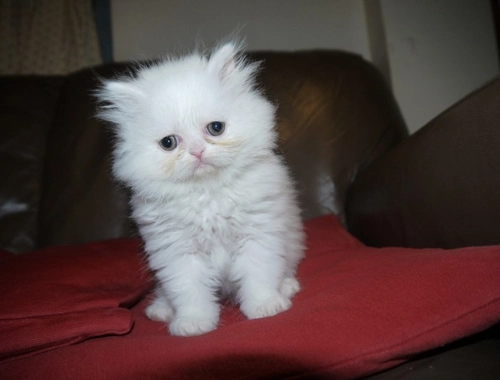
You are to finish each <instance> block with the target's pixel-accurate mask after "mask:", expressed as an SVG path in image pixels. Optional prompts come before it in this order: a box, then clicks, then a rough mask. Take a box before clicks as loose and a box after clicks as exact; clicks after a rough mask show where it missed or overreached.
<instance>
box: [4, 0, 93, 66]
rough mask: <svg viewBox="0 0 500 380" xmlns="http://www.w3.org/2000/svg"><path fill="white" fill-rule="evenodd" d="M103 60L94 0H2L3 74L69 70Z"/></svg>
mask: <svg viewBox="0 0 500 380" xmlns="http://www.w3.org/2000/svg"><path fill="white" fill-rule="evenodd" d="M99 63H101V56H100V52H99V42H98V39H97V31H96V27H95V21H94V14H93V11H92V2H91V0H0V74H66V73H69V72H71V71H74V70H77V69H80V68H83V67H87V66H91V65H96V64H99Z"/></svg>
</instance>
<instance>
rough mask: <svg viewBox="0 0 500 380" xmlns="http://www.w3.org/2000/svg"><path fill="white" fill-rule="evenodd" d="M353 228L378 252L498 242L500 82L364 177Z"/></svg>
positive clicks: (357, 186) (350, 218) (353, 203)
mask: <svg viewBox="0 0 500 380" xmlns="http://www.w3.org/2000/svg"><path fill="white" fill-rule="evenodd" d="M346 209H347V212H346V218H347V223H348V226H349V228H350V230H351V232H353V233H354V234H355V235H356V236H357V237H359V238H360V239H361V240H362V241H364V242H365V243H366V244H369V245H373V246H406V247H442V248H455V247H462V246H472V245H489V244H499V243H500V78H495V79H494V80H492V81H491V82H489V83H488V84H486V85H485V86H483V87H482V88H480V89H479V90H477V91H475V92H474V93H472V94H471V95H469V96H467V97H466V98H465V99H463V100H461V101H460V102H458V103H457V104H455V105H454V106H452V107H451V108H450V109H448V110H447V111H445V112H444V113H442V114H441V115H439V116H438V117H437V118H435V119H434V120H432V121H431V122H429V123H428V125H426V126H425V127H424V128H422V129H421V130H420V131H419V132H417V133H415V134H414V135H412V136H411V137H410V138H409V139H407V140H405V141H403V142H402V143H400V144H398V145H397V146H395V147H394V148H393V149H391V150H390V151H389V152H387V153H386V154H385V155H384V156H383V157H382V158H381V159H380V160H378V161H377V162H376V163H375V164H373V165H372V166H371V167H370V168H368V169H367V170H366V171H364V172H363V173H361V174H360V176H359V177H358V178H357V179H356V180H355V182H354V184H353V186H352V187H351V189H350V192H349V195H348V200H347V204H346Z"/></svg>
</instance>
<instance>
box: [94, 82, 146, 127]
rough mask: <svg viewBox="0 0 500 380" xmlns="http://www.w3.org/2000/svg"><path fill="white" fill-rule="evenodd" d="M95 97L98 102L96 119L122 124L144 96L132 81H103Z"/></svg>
mask: <svg viewBox="0 0 500 380" xmlns="http://www.w3.org/2000/svg"><path fill="white" fill-rule="evenodd" d="M96 97H97V99H98V101H99V112H98V117H99V118H101V119H103V120H106V121H110V122H112V123H115V124H122V123H123V121H124V120H125V119H127V118H129V117H131V116H132V115H133V114H134V113H135V111H136V110H137V106H138V104H139V101H140V99H141V98H143V97H144V94H143V93H142V91H141V90H140V88H138V87H137V85H136V84H135V83H133V81H132V80H108V81H103V83H102V86H101V88H100V89H98V90H97V92H96Z"/></svg>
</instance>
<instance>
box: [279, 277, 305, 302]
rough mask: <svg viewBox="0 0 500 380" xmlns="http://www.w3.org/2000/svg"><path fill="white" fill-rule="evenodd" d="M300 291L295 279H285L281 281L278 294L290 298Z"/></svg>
mask: <svg viewBox="0 0 500 380" xmlns="http://www.w3.org/2000/svg"><path fill="white" fill-rule="evenodd" d="M299 290H300V284H299V282H298V281H297V279H296V278H293V277H287V278H285V279H284V280H283V282H282V283H281V287H280V293H281V294H282V295H284V296H285V297H287V298H292V297H293V296H294V295H296V294H297V293H298V292H299Z"/></svg>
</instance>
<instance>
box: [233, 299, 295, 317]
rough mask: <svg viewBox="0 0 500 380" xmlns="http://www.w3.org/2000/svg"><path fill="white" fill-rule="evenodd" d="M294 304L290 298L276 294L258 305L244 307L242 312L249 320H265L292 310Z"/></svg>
mask: <svg viewBox="0 0 500 380" xmlns="http://www.w3.org/2000/svg"><path fill="white" fill-rule="evenodd" d="M291 306H292V302H291V301H290V299H289V298H288V297H285V296H283V295H281V294H276V295H274V296H272V297H271V298H268V299H267V300H265V301H263V302H260V303H258V304H256V305H252V306H249V305H242V307H241V311H242V312H243V314H245V315H246V316H247V318H248V319H256V318H265V317H271V316H273V315H276V314H279V313H281V312H283V311H285V310H288V309H290V307H291Z"/></svg>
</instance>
